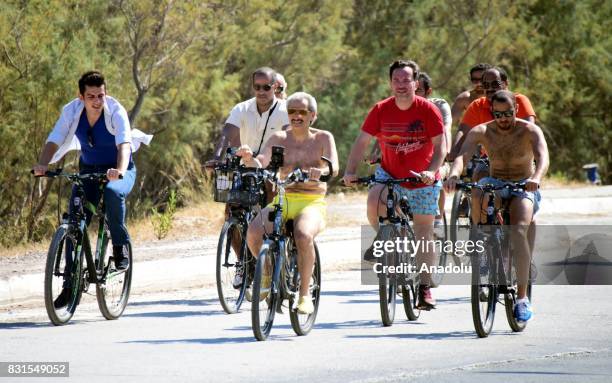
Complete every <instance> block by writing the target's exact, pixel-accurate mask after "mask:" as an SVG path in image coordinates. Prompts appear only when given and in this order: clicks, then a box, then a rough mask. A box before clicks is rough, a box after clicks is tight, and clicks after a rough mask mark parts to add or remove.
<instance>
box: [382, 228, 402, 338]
mask: <svg viewBox="0 0 612 383" xmlns="http://www.w3.org/2000/svg"><path fill="white" fill-rule="evenodd" d="M397 236H398V233H397V231H396V230H395V227H393V226H391V225H383V226H381V227H380V229H379V231H378V236H377V238H379V239H380V240H382V241H385V242H386V241H395V238H396V237H397ZM380 260H381V265H382V270H381V272H380V273H379V274H378V298H379V303H380V316H381V319H382V323H383V326H385V327H387V326H391V325H392V324H393V320H394V319H395V302H396V298H397V279H396V277H395V275H393V274H390V273H388V272H387V270H388V267H389V266H396V265H397V263H398V260H397V253H396V252H395V251H394V252H391V253H388V252H385V254H383V256H382V257H381V258H380Z"/></svg>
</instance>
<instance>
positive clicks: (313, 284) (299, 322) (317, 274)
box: [289, 243, 321, 335]
mask: <svg viewBox="0 0 612 383" xmlns="http://www.w3.org/2000/svg"><path fill="white" fill-rule="evenodd" d="M314 249H315V264H314V268H313V270H312V277H311V278H310V283H309V287H308V290H309V292H310V296H311V299H312V304H313V305H314V311H313V312H312V314H300V313H298V312H297V309H295V310H294V309H293V307H294V306H296V305H297V304H294V303H295V302H289V307H291V309H290V310H289V319H290V320H291V327H293V331H295V333H296V334H297V335H306V334H308V333H309V332H310V330H312V327H313V325H314V322H315V319H316V318H317V312H318V311H319V299H320V297H321V260H320V259H319V248H318V247H317V244H316V243H315V244H314ZM300 281H301V276H300V273H299V270H298V268H297V263H296V267H295V272H294V274H293V283H292V284H293V287H294V288H295V289H296V295H294V296H293V298H292V299H297V298H299V295H300V294H299V291H300Z"/></svg>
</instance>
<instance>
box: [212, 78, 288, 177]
mask: <svg viewBox="0 0 612 383" xmlns="http://www.w3.org/2000/svg"><path fill="white" fill-rule="evenodd" d="M251 83H252V87H253V92H254V94H255V97H253V98H250V99H248V100H246V101H243V102H241V103H238V104H236V106H234V108H232V111H231V112H230V115H229V117H228V118H227V120H226V121H225V126H224V127H223V132H222V133H221V138H220V139H219V142H218V143H217V146H216V148H215V152H214V157H213V159H211V160H209V161H208V162H207V163H206V165H207V166H214V165H215V164H216V163H217V162H218V161H219V160H220V159H221V156H222V155H223V152H224V151H225V149H226V148H227V147H228V146H232V147H240V146H242V145H248V146H249V147H250V148H251V150H252V151H253V153H256V154H259V152H260V150H261V148H263V144H264V143H265V142H266V141H267V139H268V138H270V136H271V135H272V134H274V133H276V132H279V131H281V130H284V129H285V128H286V127H287V126H289V117H288V116H287V105H286V102H285V100H280V99H278V98H276V97H275V90H276V87H277V84H276V81H275V72H274V70H272V69H271V68H268V67H262V68H259V69H257V70H255V71H254V72H253V74H252V75H251Z"/></svg>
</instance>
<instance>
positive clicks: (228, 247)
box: [216, 219, 249, 314]
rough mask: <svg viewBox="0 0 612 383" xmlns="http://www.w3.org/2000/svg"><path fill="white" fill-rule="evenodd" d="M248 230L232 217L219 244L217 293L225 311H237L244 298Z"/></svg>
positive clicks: (220, 237)
mask: <svg viewBox="0 0 612 383" xmlns="http://www.w3.org/2000/svg"><path fill="white" fill-rule="evenodd" d="M245 237H246V232H245V231H244V230H243V228H242V225H240V223H239V222H238V221H237V220H235V219H231V220H229V221H226V222H225V223H224V224H223V228H222V229H221V234H220V235H219V244H218V245H217V272H216V277H217V294H218V295H219V302H220V303H221V307H223V311H225V312H226V313H228V314H234V313H237V312H238V310H240V306H241V305H242V302H243V300H244V296H245V292H246V289H247V285H248V281H247V276H248V275H249V273H248V271H249V270H248V267H249V262H247V256H246V255H247V247H246V246H247V245H246V238H245Z"/></svg>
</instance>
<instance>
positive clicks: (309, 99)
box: [287, 92, 317, 113]
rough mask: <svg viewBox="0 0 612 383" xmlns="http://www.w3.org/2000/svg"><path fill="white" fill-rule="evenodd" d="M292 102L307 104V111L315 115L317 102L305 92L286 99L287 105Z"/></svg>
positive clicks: (296, 93)
mask: <svg viewBox="0 0 612 383" xmlns="http://www.w3.org/2000/svg"><path fill="white" fill-rule="evenodd" d="M293 100H300V101H302V100H305V101H306V103H307V104H308V110H310V111H311V112H315V113H317V100H315V98H314V97H312V96H311V95H309V94H308V93H306V92H295V93H293V94H292V95H291V96H289V98H287V104H289V103H290V102H291V101H293Z"/></svg>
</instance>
